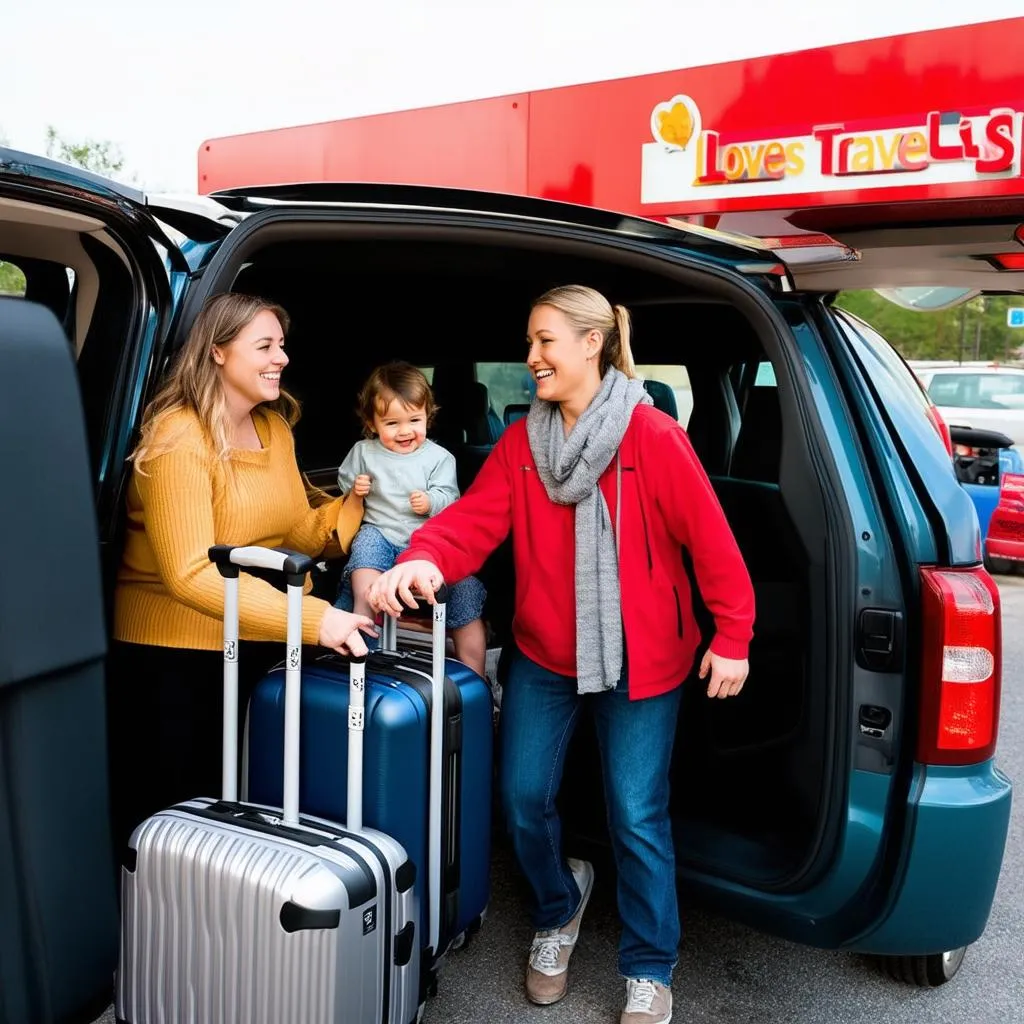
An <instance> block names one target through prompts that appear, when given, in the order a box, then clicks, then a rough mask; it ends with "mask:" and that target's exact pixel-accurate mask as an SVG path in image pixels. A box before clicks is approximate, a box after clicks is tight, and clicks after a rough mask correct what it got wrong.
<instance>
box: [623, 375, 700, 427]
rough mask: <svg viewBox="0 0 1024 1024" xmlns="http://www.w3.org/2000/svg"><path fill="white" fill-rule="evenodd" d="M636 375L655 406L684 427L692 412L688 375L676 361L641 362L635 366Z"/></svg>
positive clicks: (691, 394) (691, 395) (691, 396)
mask: <svg viewBox="0 0 1024 1024" xmlns="http://www.w3.org/2000/svg"><path fill="white" fill-rule="evenodd" d="M636 374H637V377H639V378H640V380H642V381H643V382H644V386H645V387H646V388H647V393H648V394H649V395H650V396H651V398H652V400H653V401H654V405H655V407H656V408H658V409H661V411H662V412H666V413H668V415H669V416H671V417H673V418H674V419H675V420H676V421H677V422H679V423H681V424H682V425H683V426H684V427H685V426H687V425H688V424H689V422H690V413H692V412H693V392H692V391H691V389H690V375H689V374H688V373H687V372H686V367H685V366H680V365H679V364H678V363H674V364H672V363H642V364H638V365H637V367H636Z"/></svg>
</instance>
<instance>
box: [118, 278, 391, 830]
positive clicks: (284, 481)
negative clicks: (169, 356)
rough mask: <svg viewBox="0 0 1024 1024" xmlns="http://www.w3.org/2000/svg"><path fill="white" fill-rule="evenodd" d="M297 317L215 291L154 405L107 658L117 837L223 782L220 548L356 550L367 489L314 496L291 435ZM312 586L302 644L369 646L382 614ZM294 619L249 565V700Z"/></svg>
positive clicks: (137, 467)
mask: <svg viewBox="0 0 1024 1024" xmlns="http://www.w3.org/2000/svg"><path fill="white" fill-rule="evenodd" d="M287 330H288V316H287V314H286V313H285V311H284V310H283V309H281V308H280V307H279V306H275V305H272V304H271V303H268V302H265V301H264V300H262V299H258V298H254V297H251V296H247V295H236V294H225V295H218V296H215V297H214V298H212V299H211V300H210V301H208V302H207V304H206V306H205V307H204V308H203V310H202V312H201V313H200V314H199V316H198V317H197V318H196V321H195V325H194V326H193V328H192V331H191V333H190V334H189V337H188V340H187V341H186V343H185V345H184V348H183V349H182V351H181V353H180V355H179V357H178V360H177V362H176V364H175V367H174V369H173V370H172V372H171V374H170V377H169V379H168V380H167V381H166V383H165V384H164V386H163V387H162V389H161V390H160V392H159V393H158V394H157V396H156V397H155V398H154V399H153V401H152V403H151V404H150V406H149V407H148V409H147V410H146V414H145V416H144V419H143V427H142V437H141V439H140V442H139V445H138V447H137V448H136V450H135V452H134V453H133V455H132V459H133V462H134V472H133V474H132V481H131V485H130V490H129V494H128V530H127V534H128V535H127V540H126V543H125V549H124V555H123V558H122V561H121V567H120V570H119V572H118V579H117V589H116V591H115V598H114V643H113V645H112V648H111V656H110V671H109V675H110V684H109V708H110V745H111V752H112V753H111V790H112V804H113V807H112V810H113V817H114V832H115V840H116V841H117V842H118V843H122V844H123V843H124V842H126V841H127V839H128V837H129V836H130V834H131V831H132V829H133V828H134V827H135V825H137V824H138V823H139V822H140V821H142V820H143V819H144V818H146V817H147V816H148V815H149V814H151V813H153V812H154V811H156V810H159V809H160V808H161V807H164V806H167V805H168V804H171V803H174V802H177V801H180V800H185V799H188V798H190V797H194V796H202V795H211V796H212V795H217V794H218V793H219V780H220V755H221V751H220V746H221V729H222V723H223V717H222V688H221V681H222V671H223V662H222V644H223V622H222V615H223V607H224V582H223V580H222V579H221V577H220V574H219V573H218V571H217V569H216V568H215V567H214V566H213V565H212V564H211V563H210V562H209V560H208V556H207V551H208V549H209V548H210V546H211V545H213V544H260V545H264V546H267V547H285V548H291V549H292V550H296V551H301V552H303V553H304V554H308V555H317V554H320V553H321V552H322V551H324V550H325V548H327V547H328V546H331V545H339V544H340V546H341V548H342V549H347V547H348V544H349V543H350V542H351V539H352V536H353V535H354V534H355V531H356V529H358V525H359V519H360V518H361V513H362V508H361V502H359V501H358V500H357V499H354V498H350V499H349V501H348V502H343V499H341V498H338V499H336V500H335V501H332V502H328V503H325V504H322V505H320V506H318V507H316V508H313V507H311V506H310V504H309V499H308V497H307V493H306V488H305V485H304V482H303V478H302V476H301V474H300V472H299V468H298V463H297V462H296V459H295V446H294V441H293V437H292V426H293V425H294V423H295V422H296V420H297V419H298V413H299V407H298V403H297V402H296V401H295V399H293V398H292V397H291V396H290V395H289V394H288V393H287V392H286V391H283V390H282V389H281V372H282V371H283V370H284V368H285V367H286V366H287V365H288V356H287V355H286V354H285V347H284V342H285V334H286V333H287ZM308 589H309V584H308V582H307V594H306V597H305V598H304V601H303V609H302V611H303V640H304V642H305V643H307V644H320V645H322V646H324V647H329V648H333V649H335V650H337V651H340V652H342V653H345V652H348V651H351V652H352V653H355V654H363V653H365V651H366V645H365V643H364V642H363V639H362V637H361V636H360V630H363V631H364V632H366V633H368V634H370V635H373V634H374V632H375V631H374V628H373V624H372V622H371V620H370V619H368V618H366V617H365V616H362V615H352V614H349V613H348V612H343V611H340V610H339V609H336V608H333V607H331V605H330V604H329V603H328V602H326V601H322V600H320V599H319V598H316V597H313V596H312V595H311V594H309V593H308ZM285 621H286V599H285V595H284V594H283V593H282V592H281V591H279V590H277V589H276V588H275V587H274V586H272V585H271V584H270V583H267V582H265V581H263V580H261V579H256V578H254V577H251V576H247V575H246V574H245V573H243V574H242V578H241V581H240V588H239V627H240V636H241V638H242V645H241V646H242V650H241V652H240V655H239V695H240V708H242V709H244V707H245V705H246V703H247V701H248V696H249V693H250V691H251V689H252V686H253V685H255V683H256V681H257V680H258V679H259V678H260V676H261V675H262V674H263V673H264V672H265V671H266V670H267V668H268V667H269V666H270V665H271V664H272V663H273V662H274V661H276V660H279V659H280V657H281V653H282V651H281V647H280V644H282V643H283V642H284V639H285ZM253 641H256V643H253ZM266 641H274V643H268V642H266Z"/></svg>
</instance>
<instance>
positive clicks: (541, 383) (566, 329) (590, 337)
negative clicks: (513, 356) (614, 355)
mask: <svg viewBox="0 0 1024 1024" xmlns="http://www.w3.org/2000/svg"><path fill="white" fill-rule="evenodd" d="M526 340H527V343H528V344H529V346H530V348H529V352H528V354H527V357H526V365H527V367H529V370H530V373H532V374H533V378H534V380H535V381H536V382H537V397H538V398H541V399H543V400H544V401H546V402H559V403H561V404H563V405H573V404H579V403H581V402H582V405H583V406H584V407H585V406H586V404H587V402H589V401H590V399H591V397H593V394H594V392H595V391H596V390H597V387H598V386H599V384H600V380H601V374H600V369H599V364H598V357H599V355H600V352H601V342H602V338H601V332H600V331H584V332H582V333H580V332H578V331H575V330H574V329H573V327H572V325H571V324H570V323H569V321H568V319H567V318H566V316H565V314H564V313H562V312H560V311H559V310H557V309H555V308H554V307H553V306H544V305H541V306H534V307H533V310H532V311H531V312H530V322H529V326H528V328H527V338H526Z"/></svg>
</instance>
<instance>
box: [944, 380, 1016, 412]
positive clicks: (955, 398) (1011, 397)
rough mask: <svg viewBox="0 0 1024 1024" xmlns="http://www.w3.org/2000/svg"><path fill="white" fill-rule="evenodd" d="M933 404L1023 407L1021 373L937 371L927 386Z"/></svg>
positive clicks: (974, 406) (968, 406)
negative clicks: (1019, 374)
mask: <svg viewBox="0 0 1024 1024" xmlns="http://www.w3.org/2000/svg"><path fill="white" fill-rule="evenodd" d="M928 394H929V395H931V398H932V401H933V402H934V403H935V404H936V405H945V406H949V407H950V408H954V409H1024V376H1018V375H1017V374H1011V373H937V374H935V376H934V377H933V378H932V381H931V384H929V386H928Z"/></svg>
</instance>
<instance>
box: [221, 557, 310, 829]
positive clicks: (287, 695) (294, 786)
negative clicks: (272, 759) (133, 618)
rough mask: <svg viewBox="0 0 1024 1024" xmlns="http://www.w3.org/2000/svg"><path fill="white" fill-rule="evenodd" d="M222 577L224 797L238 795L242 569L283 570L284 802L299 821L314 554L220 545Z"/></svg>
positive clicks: (287, 815) (287, 817)
mask: <svg viewBox="0 0 1024 1024" xmlns="http://www.w3.org/2000/svg"><path fill="white" fill-rule="evenodd" d="M209 555H210V561H211V562H213V563H214V564H215V565H216V566H217V569H218V570H219V571H220V574H221V576H223V577H224V752H223V757H224V761H223V766H222V769H221V796H222V798H223V799H224V800H228V801H231V802H234V801H236V800H237V799H238V572H239V569H264V570H269V571H271V572H279V573H281V574H282V575H283V576H284V577H285V581H286V583H287V585H288V591H287V593H288V626H287V654H286V656H285V688H284V807H283V812H282V818H283V819H284V823H285V824H286V825H298V823H299V708H300V698H301V685H302V589H303V584H304V583H305V582H306V575H307V573H309V572H310V571H312V569H313V564H314V563H313V559H312V558H308V557H307V556H306V555H299V554H296V553H295V552H293V551H276V550H274V549H273V548H261V547H255V546H252V547H231V546H230V545H228V544H216V545H214V546H213V547H212V548H210V551H209Z"/></svg>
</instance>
